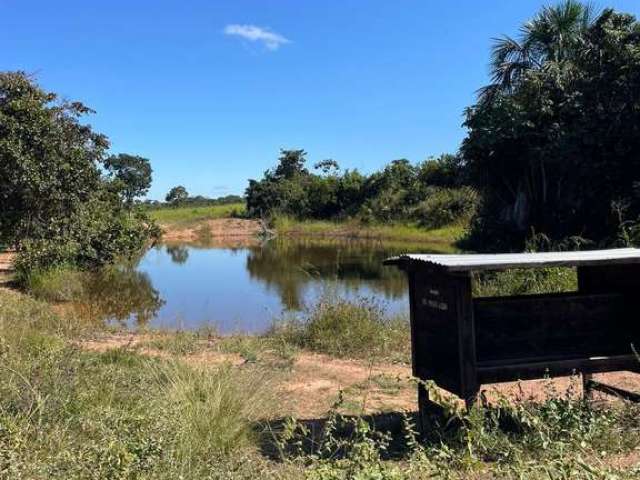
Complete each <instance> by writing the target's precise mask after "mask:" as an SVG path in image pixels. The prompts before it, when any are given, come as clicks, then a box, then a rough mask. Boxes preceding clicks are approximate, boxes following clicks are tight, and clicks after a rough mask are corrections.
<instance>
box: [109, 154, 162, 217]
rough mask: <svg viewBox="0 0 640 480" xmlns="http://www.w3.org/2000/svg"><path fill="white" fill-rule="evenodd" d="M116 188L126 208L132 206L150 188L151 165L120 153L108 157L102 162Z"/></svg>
mask: <svg viewBox="0 0 640 480" xmlns="http://www.w3.org/2000/svg"><path fill="white" fill-rule="evenodd" d="M104 165H105V168H106V169H107V170H108V171H109V173H110V174H111V176H112V177H113V178H114V181H116V182H117V183H118V185H117V188H118V189H119V190H120V191H121V192H122V196H123V197H124V200H125V202H126V204H127V205H128V206H131V205H132V204H133V200H134V199H135V198H137V197H141V196H143V195H146V193H147V192H148V191H149V188H150V187H151V173H152V169H151V163H150V162H149V160H148V159H146V158H143V157H138V156H135V155H129V154H126V153H120V154H118V155H112V156H110V157H108V158H107V159H106V160H105V162H104Z"/></svg>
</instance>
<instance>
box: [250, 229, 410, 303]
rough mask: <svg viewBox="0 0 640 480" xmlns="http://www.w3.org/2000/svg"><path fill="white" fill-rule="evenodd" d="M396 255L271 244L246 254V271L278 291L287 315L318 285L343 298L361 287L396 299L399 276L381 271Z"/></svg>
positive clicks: (374, 248) (332, 245)
mask: <svg viewBox="0 0 640 480" xmlns="http://www.w3.org/2000/svg"><path fill="white" fill-rule="evenodd" d="M395 253H397V250H393V249H390V248H385V247H384V246H383V245H381V244H371V243H362V242H344V241H343V242H339V241H333V242H331V241H325V242H318V241H317V240H316V241H309V240H307V241H303V240H297V241H290V240H276V241H272V242H269V243H268V244H266V245H264V246H263V247H254V248H251V249H249V254H248V256H247V271H248V272H249V275H250V276H251V278H254V279H257V280H260V281H262V282H264V283H265V284H266V285H267V286H269V287H270V288H272V289H274V290H275V291H277V292H278V295H279V296H280V300H281V302H282V304H283V305H284V306H285V307H286V308H287V309H288V310H299V309H301V308H302V306H303V299H304V292H305V290H306V289H307V288H308V287H309V285H313V284H317V283H318V281H322V280H333V281H336V282H337V283H339V284H340V286H341V289H343V290H344V291H347V292H356V291H358V290H359V289H360V288H361V287H362V286H363V285H366V286H367V288H368V289H369V290H371V291H372V292H375V293H376V294H380V295H382V296H383V297H384V298H385V299H387V300H388V299H399V298H402V297H403V295H405V293H406V280H405V278H404V275H403V274H402V272H399V271H398V270H397V269H392V268H387V267H384V266H383V265H382V261H383V260H384V259H385V258H387V257H388V256H390V255H393V254H395Z"/></svg>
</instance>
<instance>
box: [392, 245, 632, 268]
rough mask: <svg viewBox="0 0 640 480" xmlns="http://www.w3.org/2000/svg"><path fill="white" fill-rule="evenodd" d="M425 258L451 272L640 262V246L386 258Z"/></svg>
mask: <svg viewBox="0 0 640 480" xmlns="http://www.w3.org/2000/svg"><path fill="white" fill-rule="evenodd" d="M405 262H408V263H411V262H424V263H428V264H432V265H436V266H438V267H442V268H444V269H445V270H446V271H449V272H468V271H472V270H504V269H507V268H526V267H554V266H555V267H574V266H579V265H608V264H620V263H640V249H637V248H616V249H611V250H587V251H581V252H540V253H497V254H411V253H408V254H404V255H399V256H397V257H392V258H389V259H387V260H385V264H387V265H397V264H399V263H405Z"/></svg>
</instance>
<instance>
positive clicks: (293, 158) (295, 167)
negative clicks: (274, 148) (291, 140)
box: [273, 150, 309, 180]
mask: <svg viewBox="0 0 640 480" xmlns="http://www.w3.org/2000/svg"><path fill="white" fill-rule="evenodd" d="M306 156H307V152H305V151H304V150H280V158H278V166H277V167H276V169H275V170H274V172H273V176H274V177H275V178H278V179H287V180H291V179H292V178H294V177H295V176H296V175H306V174H308V173H309V172H308V171H307V169H306V168H304V163H305V162H306Z"/></svg>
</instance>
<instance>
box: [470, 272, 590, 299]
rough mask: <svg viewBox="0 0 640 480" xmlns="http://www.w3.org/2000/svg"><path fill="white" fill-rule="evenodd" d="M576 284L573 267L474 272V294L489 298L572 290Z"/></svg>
mask: <svg viewBox="0 0 640 480" xmlns="http://www.w3.org/2000/svg"><path fill="white" fill-rule="evenodd" d="M577 285H578V278H577V273H576V270H575V269H572V268H562V267H550V268H539V269H538V268H535V269H534V268H530V269H511V270H505V271H502V272H487V273H482V274H477V275H476V277H475V282H474V295H478V296H484V297H492V296H501V295H502V296H508V295H525V294H535V293H559V292H571V291H575V290H576V289H577Z"/></svg>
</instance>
